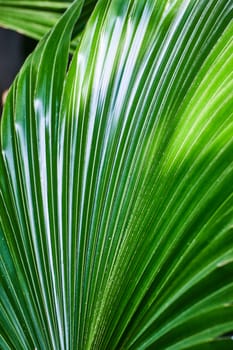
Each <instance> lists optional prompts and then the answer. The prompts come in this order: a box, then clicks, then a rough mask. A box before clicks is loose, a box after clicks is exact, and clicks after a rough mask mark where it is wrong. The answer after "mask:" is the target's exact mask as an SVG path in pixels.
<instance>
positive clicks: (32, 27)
mask: <svg viewBox="0 0 233 350" xmlns="http://www.w3.org/2000/svg"><path fill="white" fill-rule="evenodd" d="M72 1H73V0H64V1H59V0H57V1H47V0H0V26H3V27H5V28H8V29H13V30H17V31H19V32H20V33H22V34H25V35H27V36H29V37H32V38H34V39H41V38H42V37H43V36H44V35H45V34H46V33H47V32H48V31H49V30H50V29H51V28H52V27H53V26H54V25H55V24H56V23H57V21H58V19H59V18H60V17H61V15H62V13H63V12H64V11H65V10H66V9H67V8H68V7H69V6H70V4H71V3H72ZM78 1H79V3H80V6H83V10H82V13H81V16H80V19H79V21H78V22H77V24H76V26H75V31H74V46H76V45H77V40H78V37H79V34H80V32H81V31H82V30H83V28H84V26H85V24H86V22H87V20H88V18H89V17H90V15H91V13H92V11H93V9H94V7H95V4H96V3H97V0H78Z"/></svg>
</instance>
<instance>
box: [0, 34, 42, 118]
mask: <svg viewBox="0 0 233 350" xmlns="http://www.w3.org/2000/svg"><path fill="white" fill-rule="evenodd" d="M35 45H36V42H35V41H34V40H32V39H29V38H26V37H24V36H23V35H20V34H18V33H16V32H14V31H10V30H6V29H0V115H1V112H2V94H3V92H4V91H5V90H7V89H8V88H9V87H10V85H11V83H12V82H13V80H14V78H15V76H16V74H17V73H18V71H19V69H20V67H21V66H22V64H23V62H24V60H25V58H26V57H27V56H28V54H29V53H30V52H31V51H32V50H33V48H34V47H35Z"/></svg>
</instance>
